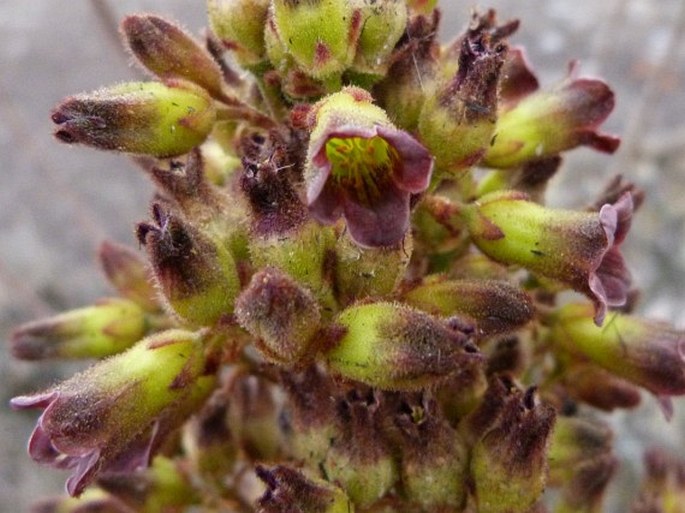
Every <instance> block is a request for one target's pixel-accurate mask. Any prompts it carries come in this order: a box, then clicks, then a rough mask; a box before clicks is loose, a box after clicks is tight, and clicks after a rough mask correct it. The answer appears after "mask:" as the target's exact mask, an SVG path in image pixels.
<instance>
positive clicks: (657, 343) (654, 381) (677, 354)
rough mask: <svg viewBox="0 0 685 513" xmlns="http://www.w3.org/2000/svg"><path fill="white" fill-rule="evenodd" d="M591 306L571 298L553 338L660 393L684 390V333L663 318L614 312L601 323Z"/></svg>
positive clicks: (555, 318)
mask: <svg viewBox="0 0 685 513" xmlns="http://www.w3.org/2000/svg"><path fill="white" fill-rule="evenodd" d="M591 314H592V312H591V306H590V305H587V304H569V305H566V306H564V307H562V308H560V309H559V310H558V311H557V312H555V313H554V314H553V315H552V316H551V318H550V321H551V327H552V332H551V334H550V337H551V340H552V341H553V343H554V344H556V345H557V347H559V348H560V349H563V350H565V351H568V352H569V353H571V354H574V355H577V356H580V357H582V358H587V359H589V360H590V361H592V362H594V363H595V364H597V365H599V366H600V367H602V368H604V369H606V370H608V371H609V372H611V373H612V374H615V375H616V376H618V377H621V378H623V379H626V380H628V381H630V382H631V383H634V384H636V385H639V386H641V387H644V388H646V389H647V390H649V391H650V392H652V393H654V394H656V395H657V396H670V395H682V394H685V333H683V331H681V330H676V329H675V328H673V327H672V326H671V325H669V324H667V323H663V322H657V321H651V320H646V319H641V318H638V317H633V316H631V315H624V314H621V313H616V312H612V313H610V314H609V315H608V316H607V319H606V321H605V324H604V325H603V326H602V327H601V328H600V327H597V326H596V325H595V324H594V323H593V322H592V317H591Z"/></svg>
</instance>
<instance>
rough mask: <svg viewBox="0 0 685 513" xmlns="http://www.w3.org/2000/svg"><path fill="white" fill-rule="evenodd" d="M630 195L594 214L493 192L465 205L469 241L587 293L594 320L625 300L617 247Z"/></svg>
mask: <svg viewBox="0 0 685 513" xmlns="http://www.w3.org/2000/svg"><path fill="white" fill-rule="evenodd" d="M632 210H633V203H632V199H631V196H630V194H626V195H624V196H622V197H621V198H620V199H619V201H618V202H617V203H616V204H615V205H609V204H607V205H604V206H603V207H602V208H601V210H600V211H599V213H597V212H574V211H569V210H553V209H549V208H545V207H542V206H540V205H538V204H537V203H533V202H532V201H528V198H527V197H526V196H525V195H523V194H521V193H517V192H511V191H510V192H503V193H493V194H489V195H487V196H484V197H482V198H480V199H479V200H478V201H477V202H475V203H472V204H469V205H466V206H465V207H464V209H463V211H462V216H463V218H464V220H465V222H466V224H467V227H468V230H469V233H470V235H471V240H472V241H473V242H474V243H475V244H476V246H478V248H479V249H480V250H481V251H482V252H483V253H485V254H486V255H487V256H489V257H490V258H492V259H494V260H496V261H498V262H502V263H506V264H517V265H520V266H523V267H525V268H526V269H528V270H530V271H533V272H535V273H538V274H540V275H542V276H544V277H546V278H551V279H554V280H558V281H560V282H563V283H565V284H568V285H570V286H571V287H573V288H574V289H575V290H577V291H579V292H582V293H584V294H586V295H587V296H588V297H590V298H592V300H593V301H594V303H595V310H596V314H595V322H597V324H598V325H600V324H601V323H602V320H603V318H604V315H605V313H606V310H607V307H608V306H621V305H623V304H624V303H625V302H626V297H627V293H628V286H629V284H630V273H629V272H628V270H627V268H626V267H625V263H624V261H623V257H622V255H621V253H620V249H619V246H620V244H621V243H622V242H623V239H624V238H625V236H626V235H627V232H628V229H629V227H630V221H631V217H632Z"/></svg>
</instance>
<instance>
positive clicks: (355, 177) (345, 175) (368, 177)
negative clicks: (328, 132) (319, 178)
mask: <svg viewBox="0 0 685 513" xmlns="http://www.w3.org/2000/svg"><path fill="white" fill-rule="evenodd" d="M326 157H327V158H328V161H329V162H330V163H331V177H332V178H333V179H334V180H335V181H336V183H338V184H339V186H340V187H342V188H344V189H345V190H346V191H347V192H349V193H352V194H354V195H355V197H356V199H357V200H358V201H359V202H360V203H362V204H364V205H366V206H368V205H371V204H372V202H373V200H375V199H378V198H379V197H380V196H381V194H382V190H381V188H382V187H383V186H384V185H385V184H386V183H387V181H388V180H389V179H390V178H391V176H392V170H393V167H394V166H395V164H396V163H397V162H398V161H399V155H398V153H397V150H395V148H393V147H392V146H391V145H390V144H388V142H387V141H386V140H385V139H383V138H382V137H378V136H374V137H370V138H364V137H331V138H330V139H329V140H328V142H326Z"/></svg>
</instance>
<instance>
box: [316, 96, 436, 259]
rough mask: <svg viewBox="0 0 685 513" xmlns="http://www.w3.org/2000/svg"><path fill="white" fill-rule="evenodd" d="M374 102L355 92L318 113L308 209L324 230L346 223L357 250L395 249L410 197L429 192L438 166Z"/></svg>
mask: <svg viewBox="0 0 685 513" xmlns="http://www.w3.org/2000/svg"><path fill="white" fill-rule="evenodd" d="M371 101H372V98H371V96H370V95H369V93H367V92H366V91H364V90H363V89H358V88H354V87H349V88H346V89H344V90H343V91H341V92H339V93H335V94H332V95H330V96H327V97H326V98H324V99H323V100H321V101H320V102H319V103H317V104H316V105H315V106H314V107H313V109H312V111H311V113H310V124H311V126H312V132H311V136H310V140H309V149H308V155H307V169H306V171H305V182H306V186H307V203H308V206H309V209H310V212H311V213H312V215H313V216H314V217H315V218H316V219H317V220H318V221H320V222H322V223H333V222H335V221H336V220H337V219H338V218H340V217H341V216H343V217H344V218H345V221H347V227H348V229H349V231H350V235H351V237H352V238H353V239H354V240H355V242H357V243H358V244H359V245H361V246H366V247H376V246H392V245H394V244H397V243H398V242H400V241H401V240H402V238H403V237H404V234H405V233H406V232H407V230H408V228H409V200H410V197H411V195H412V194H418V193H421V192H423V191H424V190H425V189H426V187H428V182H429V180H430V175H431V171H432V169H433V159H432V157H431V156H430V154H429V153H428V150H426V149H425V148H424V147H423V146H421V144H419V143H418V142H417V141H416V140H415V139H414V138H412V137H411V136H410V135H409V134H408V133H406V132H403V131H401V130H398V129H397V128H395V127H394V126H393V125H392V124H391V123H390V121H389V120H388V117H387V115H386V114H385V112H383V110H382V109H380V108H379V107H377V106H375V105H373V103H371Z"/></svg>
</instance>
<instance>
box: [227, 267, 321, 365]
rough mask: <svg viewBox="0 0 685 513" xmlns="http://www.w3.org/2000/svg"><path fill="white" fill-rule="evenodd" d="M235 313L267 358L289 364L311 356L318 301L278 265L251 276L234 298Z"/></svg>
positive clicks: (316, 322) (318, 319) (316, 326)
mask: <svg viewBox="0 0 685 513" xmlns="http://www.w3.org/2000/svg"><path fill="white" fill-rule="evenodd" d="M235 315H236V318H237V320H238V323H239V324H240V325H241V326H242V327H243V328H244V329H246V330H247V331H249V332H250V333H251V334H252V335H254V336H255V337H256V340H255V345H256V347H257V349H258V350H259V351H260V352H261V353H262V354H263V355H264V357H265V358H267V359H268V360H270V361H273V362H274V363H279V364H284V365H292V364H298V363H300V362H301V361H302V360H303V359H312V358H313V357H314V354H308V353H309V352H310V347H311V345H312V343H313V342H314V340H313V338H314V335H315V334H316V333H317V331H318V330H319V325H320V322H321V312H320V308H319V305H318V304H317V302H316V300H315V299H314V297H313V296H312V294H311V292H309V291H308V290H307V289H305V288H303V287H302V286H300V285H299V284H298V283H297V282H295V281H294V280H293V279H292V278H291V277H290V276H288V275H287V274H284V273H283V272H281V271H279V270H278V269H274V268H271V267H267V268H265V269H262V270H261V271H259V272H258V273H256V274H254V275H253V276H252V280H251V281H250V283H249V285H248V286H247V287H246V288H245V289H244V290H243V291H242V293H241V294H240V296H238V299H237V300H236V305H235Z"/></svg>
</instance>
